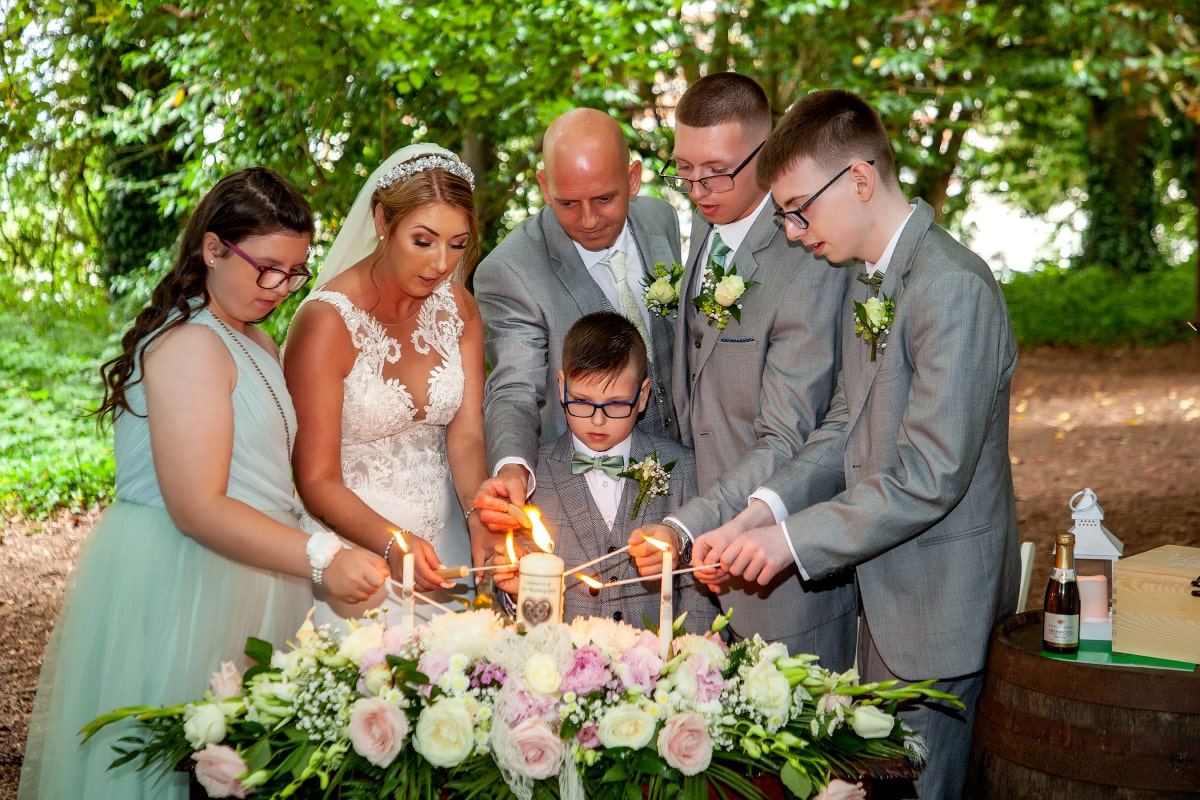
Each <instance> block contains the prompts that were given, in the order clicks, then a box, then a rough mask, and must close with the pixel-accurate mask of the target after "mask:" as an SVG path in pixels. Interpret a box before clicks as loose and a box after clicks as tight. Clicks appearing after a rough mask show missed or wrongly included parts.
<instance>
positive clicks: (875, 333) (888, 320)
mask: <svg viewBox="0 0 1200 800" xmlns="http://www.w3.org/2000/svg"><path fill="white" fill-rule="evenodd" d="M854 315H855V317H856V319H855V320H854V333H855V334H857V335H858V336H861V337H862V338H863V341H864V342H867V343H868V344H870V345H871V360H872V361H874V360H875V352H876V350H877V349H878V350H882V349H884V348H886V347H887V342H882V343H881V342H880V341H879V340H880V338H881V337H883V336H886V335H887V334H889V333H891V330H892V320H894V319H895V318H896V304H895V303H893V302H892V301H891V300H889V299H888V297H887V295H886V294H885V295H884V296H883V298H882V299H880V298H878V297H868V298H867V302H865V303H860V302H858V301H857V300H855V301H854Z"/></svg>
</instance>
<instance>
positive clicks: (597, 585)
mask: <svg viewBox="0 0 1200 800" xmlns="http://www.w3.org/2000/svg"><path fill="white" fill-rule="evenodd" d="M575 577H576V578H579V580H581V581H583V582H584V583H586V584H587V585H588V586H590V587H592V588H593V589H603V588H604V584H603V583H602V582H600V581H598V580H596V579H595V578H593V577H592V576H591V575H583V574H581V573H576V574H575Z"/></svg>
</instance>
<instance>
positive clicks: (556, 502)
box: [477, 311, 718, 633]
mask: <svg viewBox="0 0 1200 800" xmlns="http://www.w3.org/2000/svg"><path fill="white" fill-rule="evenodd" d="M562 364H563V368H562V370H561V371H559V373H558V397H559V401H560V402H561V403H562V405H563V408H564V409H565V410H566V419H567V427H568V430H567V431H566V432H565V433H563V434H562V435H561V436H559V437H558V438H557V439H555V440H553V441H550V442H547V443H546V444H544V445H542V447H541V449H540V450H539V453H538V464H537V470H536V473H535V474H536V479H537V491H536V492H535V493H534V496H533V501H534V503H535V504H536V505H537V507H538V508H539V509H540V510H541V513H542V521H543V522H544V523H545V524H546V527H547V530H548V531H549V532H550V535H551V536H552V537H554V545H555V546H554V552H555V554H556V555H558V556H560V557H561V558H562V559H563V561H564V562H565V564H566V565H567V568H568V570H569V569H570V568H571V567H573V566H576V565H579V564H583V563H585V562H587V561H591V560H592V559H595V558H598V557H600V556H603V555H605V554H606V553H613V552H614V551H616V550H619V549H621V548H623V547H624V546H625V544H626V542H627V540H628V539H629V536H630V534H631V532H632V531H633V529H634V528H636V527H638V526H639V525H644V524H648V523H651V522H657V521H659V520H661V519H662V517H663V515H664V514H666V513H668V512H670V511H674V510H675V509H677V508H678V507H679V506H680V504H682V503H683V502H684V501H685V500H687V499H688V498H689V497H692V496H693V495H694V494H695V493H696V460H695V458H694V457H693V455H692V451H691V450H689V449H688V448H686V447H684V446H683V445H681V444H679V443H678V442H676V441H675V440H673V439H668V438H665V437H662V436H656V435H654V434H648V433H645V432H643V431H641V430H640V429H638V428H636V427H635V426H634V423H635V422H636V420H637V415H638V414H639V413H640V412H641V411H643V410H644V409H645V408H646V404H647V402H649V399H650V398H649V396H648V392H649V390H650V380H649V378H647V377H646V346H645V343H644V341H643V339H642V337H641V336H640V335H639V334H638V331H637V329H636V328H634V326H633V325H632V324H631V323H630V322H629V320H628V319H626V318H625V317H623V316H621V315H620V314H616V313H614V312H611V311H601V312H597V313H593V314H587V315H585V316H583V317H581V318H580V319H579V321H577V322H576V323H575V324H574V325H572V326H571V329H570V330H569V331H568V333H567V335H566V337H565V340H564V342H563V353H562ZM651 456H653V457H654V458H655V459H656V460H657V461H658V462H659V464H661V465H662V466H663V467H664V468H665V467H666V466H668V465H670V464H672V463H674V466H673V467H672V468H671V470H670V474H669V481H668V487H667V492H668V493H667V494H666V496H657V495H648V496H646V497H645V498H643V499H642V500H641V501H640V503H639V502H638V501H637V498H638V494H639V492H638V489H639V484H638V481H637V480H635V479H632V478H621V477H618V474H619V473H621V472H624V471H625V470H626V469H632V468H633V465H634V464H636V463H638V462H642V461H644V460H645V459H647V458H649V457H651ZM491 483H492V485H495V482H494V481H493V482H491ZM477 503H481V504H482V505H484V506H494V507H496V508H497V509H499V508H500V507H501V506H503V505H504V501H503V500H500V499H499V498H498V497H496V496H495V495H492V496H490V497H486V498H482V497H481V498H478V499H477ZM635 507H637V513H636V515H635V513H634V509H635ZM498 549H499V548H498ZM505 561H507V559H506V558H503V557H501V560H500V561H499V562H498V563H503V562H505ZM583 574H585V575H588V576H590V577H593V578H597V579H599V580H601V581H604V582H613V581H620V580H624V579H628V578H636V577H637V576H638V571H637V568H636V566H635V565H634V562H633V559H632V558H631V557H630V556H629V554H628V553H620V554H618V555H614V556H613V557H611V558H609V559H607V560H604V561H601V562H599V563H598V564H596V565H595V566H593V567H589V568H587V569H585V570H583ZM498 578H499V580H498V581H497V583H498V585H499V586H500V587H501V588H503V589H510V590H511V589H514V588H515V587H514V586H513V585H512V584H513V583H515V582H514V581H505V580H504V578H503V576H498ZM658 608H659V586H658V580H657V576H654V577H653V578H650V579H647V580H646V581H645V582H635V583H630V584H626V585H624V586H614V587H612V588H607V589H601V590H599V591H593V590H591V589H589V587H588V586H587V585H586V584H585V583H583V582H582V581H581V580H580V579H579V578H578V577H577V576H575V575H572V574H571V573H570V572H568V573H567V576H566V581H565V593H564V595H563V620H564V621H566V622H570V621H571V620H572V619H574V618H575V617H578V616H591V617H595V616H604V617H611V618H612V619H615V620H624V621H625V622H627V623H629V624H631V625H635V626H641V625H642V624H643V618H645V619H649V620H651V621H652V622H654V623H657V622H658ZM675 609H676V610H677V613H682V612H684V611H686V612H687V617H686V619H685V620H684V625H685V627H686V628H687V630H688V631H691V632H693V633H705V632H707V631H708V630H709V628H710V627H711V625H712V621H713V619H714V618H715V617H716V615H717V612H718V609H717V607H716V604H715V603H714V602H713V601H712V599H711V595H710V594H709V593H708V591H707V590H705V589H703V588H701V587H700V586H699V585H698V584H697V583H696V581H695V580H694V579H693V577H692V576H691V575H682V576H679V577H678V578H676V582H675Z"/></svg>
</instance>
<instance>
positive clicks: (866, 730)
mask: <svg viewBox="0 0 1200 800" xmlns="http://www.w3.org/2000/svg"><path fill="white" fill-rule="evenodd" d="M895 724H896V719H895V718H894V717H893V716H892V715H891V714H889V713H887V712H886V711H880V710H879V707H878V706H857V707H856V708H855V709H854V714H853V715H852V716H851V717H850V727H852V728H854V732H855V733H857V734H858V735H859V736H861V737H862V738H864V739H882V738H884V737H885V736H887V735H888V734H890V733H891V732H892V727H893V726H894V725H895Z"/></svg>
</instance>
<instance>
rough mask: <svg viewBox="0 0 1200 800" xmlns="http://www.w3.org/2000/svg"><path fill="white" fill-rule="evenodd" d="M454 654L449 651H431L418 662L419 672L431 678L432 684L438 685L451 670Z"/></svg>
mask: <svg viewBox="0 0 1200 800" xmlns="http://www.w3.org/2000/svg"><path fill="white" fill-rule="evenodd" d="M453 657H454V653H452V652H450V651H449V650H429V651H426V652H424V653H422V654H421V658H420V660H419V661H418V662H417V671H418V672H420V673H422V674H423V675H425V676H426V677H428V678H429V683H430V684H436V683H437V682H438V681H439V680H441V679H442V676H443V675H445V674H446V670H448V669H450V659H451V658H453Z"/></svg>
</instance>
